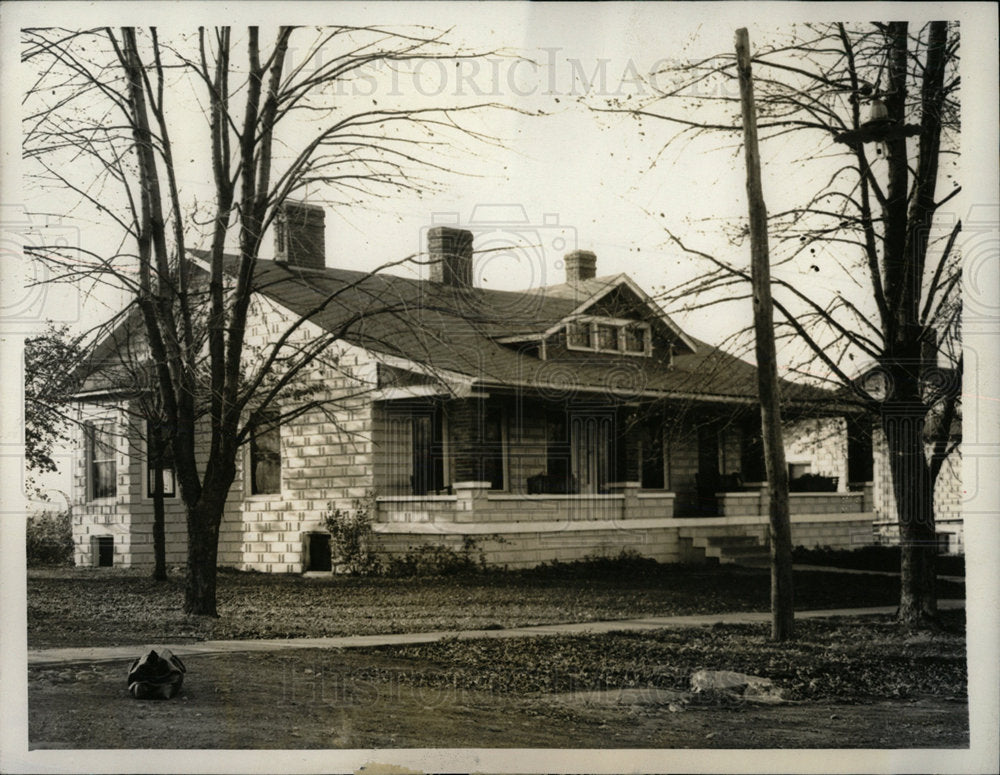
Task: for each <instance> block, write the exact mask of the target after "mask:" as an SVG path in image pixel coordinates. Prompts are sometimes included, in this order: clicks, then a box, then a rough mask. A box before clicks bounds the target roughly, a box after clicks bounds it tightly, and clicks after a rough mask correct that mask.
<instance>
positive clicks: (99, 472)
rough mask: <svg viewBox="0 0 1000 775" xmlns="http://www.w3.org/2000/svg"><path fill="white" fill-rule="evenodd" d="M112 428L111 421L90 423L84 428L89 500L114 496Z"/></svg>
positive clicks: (115, 467) (115, 469) (114, 464)
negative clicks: (85, 433)
mask: <svg viewBox="0 0 1000 775" xmlns="http://www.w3.org/2000/svg"><path fill="white" fill-rule="evenodd" d="M113 429H114V426H113V425H112V424H111V423H92V424H89V425H88V426H87V428H86V432H87V469H88V482H87V486H88V490H89V492H88V496H89V499H90V500H96V499H97V498H113V497H115V492H116V485H115V480H116V478H117V465H116V463H115V443H114V433H113Z"/></svg>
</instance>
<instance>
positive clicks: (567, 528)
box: [73, 203, 873, 573]
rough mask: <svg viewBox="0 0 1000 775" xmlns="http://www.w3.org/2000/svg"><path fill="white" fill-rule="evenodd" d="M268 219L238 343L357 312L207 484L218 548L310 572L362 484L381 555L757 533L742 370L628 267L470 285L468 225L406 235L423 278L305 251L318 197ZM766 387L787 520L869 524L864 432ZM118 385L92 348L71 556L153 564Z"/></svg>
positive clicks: (747, 369)
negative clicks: (216, 490)
mask: <svg viewBox="0 0 1000 775" xmlns="http://www.w3.org/2000/svg"><path fill="white" fill-rule="evenodd" d="M284 216H285V217H284V220H283V221H282V223H281V224H280V228H278V229H276V231H277V246H276V248H277V249H276V253H275V259H274V260H260V261H259V262H258V264H257V267H256V270H255V272H256V273H255V276H254V284H255V289H256V295H255V304H254V312H253V319H252V321H251V325H250V327H249V329H248V343H249V344H250V346H251V351H252V348H253V347H254V346H263V345H265V344H266V343H268V342H269V341H273V340H274V338H275V337H277V336H278V335H279V334H280V332H282V331H283V330H284V329H285V327H286V326H287V325H288V323H289V321H291V320H295V319H297V318H299V317H300V316H303V315H310V317H309V323H308V324H307V325H306V326H305V327H303V330H302V337H303V338H304V339H305V340H308V338H309V337H312V336H320V335H324V334H325V333H326V332H329V331H339V330H340V327H341V326H342V324H343V322H344V321H345V320H346V319H348V318H349V317H351V316H356V317H357V318H358V322H357V324H354V325H351V326H349V327H348V329H347V330H346V331H344V332H343V335H342V336H341V337H340V338H339V339H338V341H337V343H336V346H335V348H333V349H332V350H331V351H329V353H328V354H327V356H326V357H325V358H324V359H322V360H320V361H317V362H316V363H315V364H314V365H313V366H312V367H311V368H310V369H308V370H307V371H305V372H303V374H302V381H303V383H309V384H310V385H311V387H312V388H313V390H314V392H315V393H318V394H321V395H322V396H324V397H325V398H326V399H327V400H328V403H327V404H326V405H325V406H323V407H317V408H316V409H315V410H310V411H309V412H306V413H305V414H303V415H301V416H299V417H297V418H295V419H294V420H292V421H289V422H287V423H285V424H283V425H281V426H279V427H274V428H270V427H268V425H267V422H266V421H267V419H268V418H266V417H262V418H260V420H261V430H260V431H259V432H257V433H255V434H253V437H252V440H251V442H250V443H249V444H247V445H246V449H245V454H244V455H243V458H242V461H241V465H240V469H239V473H238V475H237V478H236V481H235V483H234V484H233V487H232V489H231V491H230V493H229V499H228V504H227V511H226V515H225V517H224V520H223V523H222V528H221V537H220V546H219V549H220V551H219V561H220V564H222V565H226V566H232V567H235V568H241V569H254V570H259V571H264V572H281V573H299V572H303V571H307V570H327V569H329V567H330V559H329V554H330V553H329V550H328V547H329V536H328V535H327V534H326V533H325V530H324V527H323V524H324V523H323V517H324V515H325V514H326V513H327V512H328V511H329V509H330V508H331V507H340V508H350V507H351V504H352V502H354V501H355V500H358V499H363V498H366V497H371V498H373V499H374V500H373V508H374V512H375V525H374V529H375V532H376V534H377V536H378V539H379V541H380V542H381V544H382V546H383V547H384V548H385V549H386V550H387V551H389V552H406V551H407V550H408V549H409V548H410V547H415V546H420V545H426V544H432V543H441V544H445V545H449V546H460V545H461V544H462V542H463V540H465V539H468V538H471V539H473V540H475V541H476V542H477V543H478V545H479V546H480V548H482V550H483V551H484V552H485V557H486V559H487V561H488V562H489V563H492V564H496V565H501V566H503V565H506V566H510V567H519V566H529V565H532V564H537V563H539V562H542V561H546V560H552V559H562V560H570V559H575V558H582V557H585V556H588V555H598V554H602V555H617V554H618V553H619V552H621V551H622V550H624V549H628V550H634V551H635V552H638V553H640V554H642V555H646V556H650V557H654V558H656V559H658V560H660V561H666V562H670V561H682V560H684V561H687V560H698V559H704V558H705V557H706V556H716V557H718V556H720V555H722V557H723V559H727V558H728V557H729V556H730V554H733V552H731V551H729V550H727V547H726V537H732V536H737V537H740V536H742V537H743V538H742V539H738V540H742V541H743V542H744V543H746V544H750V545H751V546H752V545H754V544H758V545H759V543H760V542H762V541H763V540H764V537H765V534H766V525H767V503H766V496H765V495H763V494H762V492H761V487H760V483H761V481H762V480H763V478H764V473H763V463H762V454H761V444H760V433H759V422H760V420H759V406H758V404H757V399H756V393H757V388H756V371H755V368H754V367H753V366H752V365H750V364H748V363H746V362H744V361H742V360H739V359H737V358H735V357H733V356H731V355H728V354H726V353H725V352H723V351H721V350H719V349H717V348H715V347H713V346H711V345H709V344H707V343H705V342H700V341H697V340H696V339H694V338H692V337H691V336H688V335H687V334H686V333H685V332H684V331H682V330H681V329H680V328H679V327H678V326H677V325H676V324H675V323H674V322H673V321H672V320H671V319H670V318H669V317H668V316H667V315H666V314H664V312H663V310H662V309H660V308H659V307H658V306H657V305H656V303H655V302H653V301H652V300H651V299H650V297H649V296H648V295H647V294H646V293H645V292H644V291H643V290H642V288H640V287H639V286H638V285H637V284H636V283H635V282H634V281H633V280H632V279H630V278H629V277H628V276H627V275H625V274H617V275H606V276H598V272H597V258H596V256H595V255H594V254H593V253H591V252H588V251H575V252H573V253H570V254H568V255H567V256H566V257H565V261H564V263H565V273H566V274H565V282H563V283H560V284H558V285H552V286H547V287H541V288H532V289H529V290H526V291H524V292H517V293H515V292H506V291H495V290H487V289H482V288H476V287H474V286H473V283H472V277H473V261H474V257H473V246H472V234H471V233H470V232H468V231H463V230H461V229H455V228H450V227H436V228H432V229H431V230H430V231H429V244H428V246H427V249H428V253H429V256H430V277H429V279H425V280H416V279H409V278H404V277H396V276H392V275H389V274H366V273H364V272H359V271H354V270H350V269H344V268H333V267H327V266H326V265H325V257H324V248H323V231H322V230H323V211H322V210H321V209H319V208H316V207H315V206H311V205H304V204H300V203H289V204H288V205H286V210H285V211H284ZM203 257H204V256H203V255H202V254H198V253H195V254H193V255H192V256H191V260H192V261H193V262H195V263H196V264H197V263H198V262H199V261H201V260H202V259H203ZM333 296H335V297H336V301H335V303H331V304H326V305H325V306H323V308H322V309H321V310H320V311H318V312H317V311H316V310H317V307H318V302H319V301H320V300H323V299H328V298H331V297H333ZM387 300H390V301H391V302H392V303H391V304H387ZM389 308H391V310H392V311H391V313H390V312H388V311H387V310H388V309H389ZM359 311H360V312H363V313H365V314H362V315H358V314H357V313H358V312H359ZM120 346H121V342H120V341H119V340H117V339H115V338H114V336H112V337H109V341H108V342H107V343H105V348H115V347H120ZM783 391H784V401H785V418H786V421H787V429H786V430H787V450H786V455H787V458H788V462H789V466H790V470H791V474H792V476H793V478H797V479H799V480H800V483H809V484H811V485H813V486H810V487H808V488H801V489H810V490H813V491H810V492H795V493H793V495H792V514H793V537H794V540H795V541H796V543H799V544H803V545H807V546H813V545H830V546H835V547H854V546H858V545H862V544H866V543H871V542H872V541H873V513H872V501H871V487H870V484H869V485H867V486H866V483H865V482H866V481H867V479H870V478H871V447H870V445H866V444H864V443H863V442H861V441H859V440H858V439H857V438H854V437H852V435H851V433H849V430H850V428H849V423H848V422H847V420H846V419H845V417H844V416H843V415H842V414H841V415H838V414H837V412H836V410H835V409H834V408H832V404H831V400H832V399H831V395H832V394H830V393H828V392H826V391H821V390H817V389H814V388H810V387H806V386H802V385H798V384H793V383H789V382H786V383H784V385H783ZM135 401H136V398H135V397H134V396H129V395H128V394H123V393H122V390H121V387H120V385H116V383H115V379H114V378H113V377H112V376H109V375H108V374H103V373H102V372H101V370H100V368H96V367H95V371H94V373H93V374H92V375H91V376H90V378H89V379H88V380H87V383H86V385H85V389H84V390H83V392H81V394H80V395H79V397H78V406H79V413H80V419H81V421H82V425H81V430H80V432H79V436H78V439H77V444H76V448H77V451H78V455H77V457H76V463H75V476H74V479H75V485H74V495H73V525H74V527H73V529H74V539H75V542H76V562H77V564H78V565H97V566H100V565H116V566H119V565H120V566H131V567H142V566H149V565H151V563H152V560H153V551H152V513H153V511H152V501H151V498H150V478H149V471H148V466H147V463H146V455H145V450H144V443H143V441H142V438H141V436H142V435H143V434H141V433H138V432H134V431H133V430H130V428H131V426H132V425H134V423H130V422H129V417H130V416H131V415H130V407H131V406H132V404H134V402H135ZM866 456H867V464H865V460H864V459H865V457H866ZM849 473H854V474H855V475H856V476H861V477H864V479H865V481H858V482H854V481H850V476H849ZM165 474H166V480H167V484H168V486H167V490H168V498H167V502H168V505H167V527H166V534H167V554H168V562H170V563H183V562H184V560H185V551H186V540H187V538H186V534H185V527H184V515H183V509H182V507H181V503H180V498H179V497H178V493H176V492H174V489H173V485H172V476H171V471H170V470H169V464H167V466H166V471H165ZM803 475H808V476H805V478H802V477H803ZM818 490H826V491H818ZM758 548H759V547H758ZM727 551H729V553H728V554H727ZM744 551H745V549H744Z"/></svg>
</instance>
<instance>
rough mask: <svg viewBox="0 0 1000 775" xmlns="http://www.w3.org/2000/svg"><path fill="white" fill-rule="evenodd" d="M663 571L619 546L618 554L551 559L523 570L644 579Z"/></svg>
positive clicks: (559, 575) (542, 574) (566, 575)
mask: <svg viewBox="0 0 1000 775" xmlns="http://www.w3.org/2000/svg"><path fill="white" fill-rule="evenodd" d="M665 570H666V566H664V565H663V564H662V563H660V562H657V561H656V560H654V559H653V558H652V557H643V556H642V555H641V554H639V553H638V552H637V551H635V550H634V549H622V550H621V551H620V552H619V553H618V554H617V555H615V556H613V557H609V556H606V555H598V554H592V555H588V556H587V557H584V558H583V559H582V560H572V561H570V562H564V561H561V560H551V561H549V562H544V563H542V564H541V565H537V566H535V567H534V568H528V569H526V570H524V571H522V574H524V575H530V576H536V577H540V578H567V579H570V578H593V579H634V578H646V577H649V576H652V575H655V574H657V573H661V572H663V571H665Z"/></svg>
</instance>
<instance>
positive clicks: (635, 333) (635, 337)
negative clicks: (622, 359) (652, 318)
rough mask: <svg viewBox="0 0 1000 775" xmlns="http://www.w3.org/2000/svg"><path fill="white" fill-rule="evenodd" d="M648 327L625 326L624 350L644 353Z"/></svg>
mask: <svg viewBox="0 0 1000 775" xmlns="http://www.w3.org/2000/svg"><path fill="white" fill-rule="evenodd" d="M648 338H649V329H648V328H644V327H642V326H626V327H625V352H630V353H645V352H646V342H647V339H648Z"/></svg>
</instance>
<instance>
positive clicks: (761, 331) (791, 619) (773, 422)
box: [736, 28, 795, 640]
mask: <svg viewBox="0 0 1000 775" xmlns="http://www.w3.org/2000/svg"><path fill="white" fill-rule="evenodd" d="M736 69H737V71H738V72H739V78H740V102H741V103H742V106H743V146H744V151H745V154H746V163H747V198H748V200H749V206H750V256H751V258H750V261H751V266H750V276H751V281H752V284H753V322H754V332H755V334H756V352H757V381H758V386H759V392H760V420H761V429H762V433H763V438H764V458H765V465H766V467H767V489H768V495H770V525H771V542H770V543H771V637H772V639H774V640H787V639H789V638H791V637H792V635H793V631H794V627H795V614H794V608H793V594H792V527H791V519H790V518H789V513H788V469H787V467H786V466H785V446H784V442H783V440H782V436H781V395H780V392H779V387H778V366H777V356H776V354H775V347H774V310H773V306H772V304H771V269H770V258H769V255H768V247H767V208H766V207H765V206H764V193H763V191H762V190H761V186H760V155H759V153H758V149H757V112H756V108H755V106H754V99H753V79H752V77H751V73H750V40H749V36H748V35H747V31H746V29H745V28H741V29H738V30H737V31H736Z"/></svg>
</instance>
